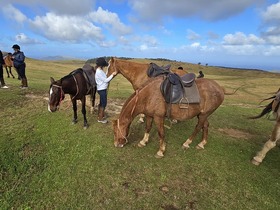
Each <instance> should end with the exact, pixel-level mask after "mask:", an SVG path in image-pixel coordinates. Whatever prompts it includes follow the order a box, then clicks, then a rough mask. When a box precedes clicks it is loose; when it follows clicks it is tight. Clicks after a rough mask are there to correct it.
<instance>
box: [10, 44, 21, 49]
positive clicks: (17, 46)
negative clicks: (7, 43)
mask: <svg viewBox="0 0 280 210" xmlns="http://www.w3.org/2000/svg"><path fill="white" fill-rule="evenodd" d="M12 48H13V49H18V50H20V46H19V45H17V44H14V45H13V46H12Z"/></svg>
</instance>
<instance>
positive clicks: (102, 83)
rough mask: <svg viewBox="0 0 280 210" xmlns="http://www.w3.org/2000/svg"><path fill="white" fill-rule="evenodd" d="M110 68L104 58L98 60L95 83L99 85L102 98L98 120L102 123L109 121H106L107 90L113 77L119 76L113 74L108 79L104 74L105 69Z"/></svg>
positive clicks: (98, 91) (98, 90)
mask: <svg viewBox="0 0 280 210" xmlns="http://www.w3.org/2000/svg"><path fill="white" fill-rule="evenodd" d="M106 66H108V63H107V61H106V60H105V59H104V58H97V59H96V73H95V81H96V85H97V93H98V94H99V96H100V102H99V105H98V120H97V122H100V123H107V122H108V121H107V120H106V119H105V117H104V116H105V114H104V112H105V108H106V106H107V88H108V85H109V82H110V81H111V80H112V79H113V77H114V76H115V75H116V74H117V72H113V73H112V74H111V75H110V76H109V77H107V75H106V73H105V72H104V69H103V68H104V67H106Z"/></svg>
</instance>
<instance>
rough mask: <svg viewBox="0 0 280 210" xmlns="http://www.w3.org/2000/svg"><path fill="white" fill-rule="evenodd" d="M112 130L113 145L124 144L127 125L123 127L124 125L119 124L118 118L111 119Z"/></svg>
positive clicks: (119, 145)
mask: <svg viewBox="0 0 280 210" xmlns="http://www.w3.org/2000/svg"><path fill="white" fill-rule="evenodd" d="M113 130H114V145H115V147H123V146H124V145H125V144H127V142H128V140H127V136H128V130H129V127H126V128H125V126H120V121H119V119H118V120H114V121H113Z"/></svg>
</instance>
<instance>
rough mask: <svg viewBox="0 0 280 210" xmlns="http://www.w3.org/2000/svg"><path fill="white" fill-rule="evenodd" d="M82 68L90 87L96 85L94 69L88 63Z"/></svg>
mask: <svg viewBox="0 0 280 210" xmlns="http://www.w3.org/2000/svg"><path fill="white" fill-rule="evenodd" d="M82 69H83V73H84V76H85V78H86V80H87V83H88V84H89V86H90V87H95V86H96V81H95V70H94V68H93V67H92V66H91V65H90V64H85V65H84V66H83V68H82Z"/></svg>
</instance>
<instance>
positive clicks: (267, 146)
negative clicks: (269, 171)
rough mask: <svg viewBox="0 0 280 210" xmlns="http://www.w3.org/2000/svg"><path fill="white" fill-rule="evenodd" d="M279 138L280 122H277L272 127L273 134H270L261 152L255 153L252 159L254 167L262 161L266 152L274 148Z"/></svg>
mask: <svg viewBox="0 0 280 210" xmlns="http://www.w3.org/2000/svg"><path fill="white" fill-rule="evenodd" d="M279 138H280V122H277V123H276V125H275V126H274V129H273V132H272V134H271V137H270V139H269V140H268V141H267V142H265V144H264V146H263V148H262V150H261V151H259V152H258V153H257V155H256V156H255V157H254V158H253V159H252V163H253V164H254V165H259V164H260V163H261V162H262V161H263V159H264V158H265V156H266V154H267V152H268V151H269V150H271V149H272V148H274V147H275V146H276V142H277V141H278V140H279Z"/></svg>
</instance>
